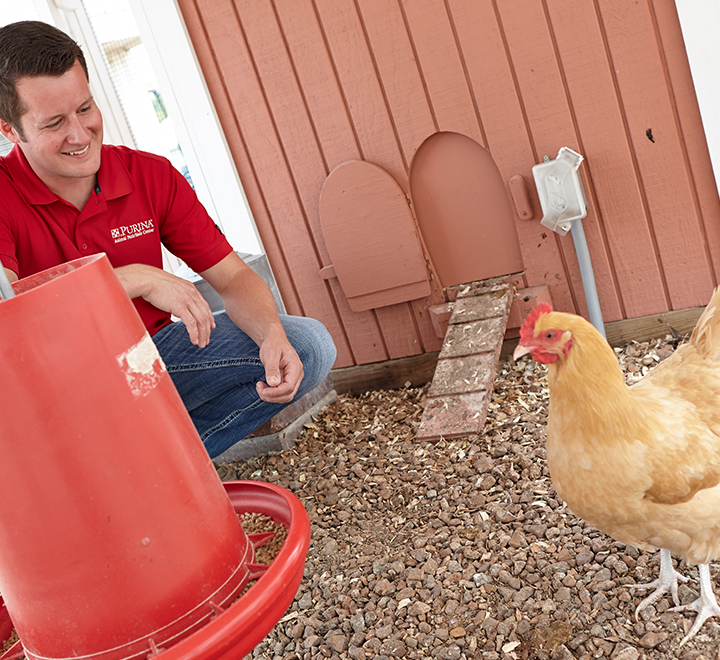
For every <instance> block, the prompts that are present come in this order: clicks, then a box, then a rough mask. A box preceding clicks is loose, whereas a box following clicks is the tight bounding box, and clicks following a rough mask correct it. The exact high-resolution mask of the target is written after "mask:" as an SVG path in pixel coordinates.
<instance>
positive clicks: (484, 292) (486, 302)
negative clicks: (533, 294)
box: [416, 280, 513, 442]
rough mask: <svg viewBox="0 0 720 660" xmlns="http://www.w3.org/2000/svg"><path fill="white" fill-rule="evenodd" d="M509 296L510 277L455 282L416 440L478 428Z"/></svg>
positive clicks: (484, 412) (497, 355) (489, 390)
mask: <svg viewBox="0 0 720 660" xmlns="http://www.w3.org/2000/svg"><path fill="white" fill-rule="evenodd" d="M512 300H513V285H512V283H510V282H497V280H493V281H490V282H488V281H480V282H472V283H470V284H467V285H465V286H464V287H460V288H459V290H458V292H457V298H456V300H455V303H454V305H453V310H452V314H451V316H450V318H449V319H448V321H447V332H446V333H445V339H444V341H443V346H442V349H441V351H440V355H439V356H438V363H437V367H436V369H435V375H434V376H433V380H432V384H431V385H430V389H429V390H428V398H427V403H426V405H425V412H424V413H423V417H422V420H421V422H420V428H419V430H418V432H417V435H416V440H423V441H433V442H436V441H438V440H441V439H443V438H444V439H450V438H458V437H464V436H467V435H470V434H473V433H479V432H480V431H481V430H482V428H483V426H484V424H485V417H486V415H487V409H488V404H489V403H490V397H491V394H492V386H493V382H494V380H495V371H496V369H497V363H498V360H499V359H500V350H501V348H502V343H503V338H504V335H505V330H506V328H507V323H508V316H509V313H510V305H511V303H512Z"/></svg>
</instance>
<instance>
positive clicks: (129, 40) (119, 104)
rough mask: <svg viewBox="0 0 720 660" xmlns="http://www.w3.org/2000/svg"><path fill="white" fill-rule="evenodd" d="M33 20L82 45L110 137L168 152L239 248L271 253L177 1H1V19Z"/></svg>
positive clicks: (116, 141)
mask: <svg viewBox="0 0 720 660" xmlns="http://www.w3.org/2000/svg"><path fill="white" fill-rule="evenodd" d="M27 19H30V20H43V21H46V22H48V23H52V24H54V25H56V26H57V27H59V28H60V29H62V30H64V31H65V32H67V33H68V34H70V35H71V36H72V37H73V38H74V39H75V40H76V41H78V43H80V45H81V46H82V48H83V51H84V52H85V56H86V59H87V60H88V67H89V69H90V84H91V88H92V92H93V95H94V96H95V99H96V101H97V103H98V105H99V106H100V109H101V110H102V113H103V118H104V123H105V139H106V141H107V142H112V143H115V144H125V145H128V146H131V147H136V148H138V149H144V150H147V151H152V152H155V153H160V154H162V155H164V156H166V157H168V158H169V159H170V160H171V161H172V162H173V164H175V166H176V167H177V168H178V169H179V170H180V171H181V172H183V174H185V176H186V178H188V180H190V181H191V182H192V185H193V187H194V188H195V191H196V192H197V194H198V197H199V198H200V201H201V202H202V203H203V205H204V206H205V208H206V209H207V210H208V213H209V214H210V215H211V216H212V217H213V219H214V220H215V222H216V223H217V224H218V225H219V226H220V227H221V228H222V229H223V232H224V233H225V235H226V236H227V238H228V240H229V241H230V243H231V244H232V245H233V247H234V248H235V249H236V250H238V251H239V252H245V253H251V254H260V253H262V252H263V250H262V248H261V244H260V239H259V237H258V234H257V231H256V229H255V225H254V222H253V220H252V215H251V213H250V210H249V207H248V205H247V200H246V199H245V195H244V193H243V190H242V185H241V183H240V179H239V177H238V175H237V172H236V170H235V167H234V163H233V161H232V158H231V156H230V153H229V150H228V148H227V144H226V143H225V139H224V136H223V134H222V130H221V129H220V125H219V122H218V121H217V116H216V114H215V111H214V108H213V106H212V102H211V100H210V98H209V94H208V92H207V89H206V87H205V84H204V80H203V78H202V75H201V73H200V70H199V66H198V64H197V61H196V59H195V54H194V52H193V50H192V47H191V45H190V43H189V41H188V38H187V34H186V32H185V27H184V23H183V21H182V16H181V15H180V13H179V10H178V9H177V7H176V5H175V2H174V0H152V2H147V1H145V2H143V1H142V0H0V25H5V24H7V23H11V22H14V21H18V20H27ZM5 146H6V145H4V144H3V143H2V142H0V153H2V149H3V148H5Z"/></svg>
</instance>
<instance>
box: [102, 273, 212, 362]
mask: <svg viewBox="0 0 720 660" xmlns="http://www.w3.org/2000/svg"><path fill="white" fill-rule="evenodd" d="M115 273H116V274H117V276H118V278H119V279H120V282H121V283H122V285H123V287H124V288H125V291H126V292H127V294H128V295H129V296H130V297H131V298H140V297H141V298H143V299H145V300H147V301H148V302H149V303H150V304H151V305H154V306H155V307H157V308H158V309H162V310H163V311H165V312H170V313H171V314H172V315H173V316H176V317H177V318H179V319H180V320H181V321H182V322H183V323H184V324H185V327H186V328H187V331H188V334H189V335H190V341H191V342H192V343H193V344H196V345H197V346H199V347H200V348H203V347H204V346H207V344H208V342H209V341H210V332H211V330H212V329H213V328H214V327H215V319H214V317H213V315H212V312H211V311H210V306H209V305H208V304H207V301H206V300H205V298H203V297H202V295H201V294H200V292H199V291H198V290H197V288H196V287H195V285H194V284H192V282H188V281H187V280H184V279H182V278H181V277H177V276H175V275H171V274H170V273H167V272H165V271H164V270H161V269H160V268H154V267H152V266H147V265H145V264H131V265H129V266H122V267H120V268H116V269H115Z"/></svg>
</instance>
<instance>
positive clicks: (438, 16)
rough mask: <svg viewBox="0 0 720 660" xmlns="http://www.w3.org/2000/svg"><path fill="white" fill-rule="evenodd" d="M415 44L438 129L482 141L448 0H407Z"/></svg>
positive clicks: (406, 9)
mask: <svg viewBox="0 0 720 660" xmlns="http://www.w3.org/2000/svg"><path fill="white" fill-rule="evenodd" d="M402 8H403V11H404V12H405V17H406V19H407V24H408V27H409V30H410V38H411V40H412V46H413V48H414V50H415V52H416V53H417V59H418V66H419V67H420V72H421V74H422V78H423V83H424V85H425V87H426V88H427V94H428V97H429V100H430V106H431V108H432V112H433V115H434V116H435V120H436V122H437V127H438V130H440V131H454V132H456V133H460V134H461V135H466V136H467V137H470V138H472V139H474V140H475V141H476V142H479V143H482V139H483V137H482V135H481V133H480V127H479V125H478V119H477V117H476V113H475V106H474V103H473V98H472V94H471V93H470V88H469V84H468V80H467V77H466V75H465V70H464V66H463V62H462V60H461V57H460V53H459V52H458V46H457V42H456V39H455V34H454V30H453V24H452V22H451V20H450V16H449V15H448V11H447V8H446V5H445V2H444V0H404V1H403V2H402Z"/></svg>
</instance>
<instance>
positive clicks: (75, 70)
mask: <svg viewBox="0 0 720 660" xmlns="http://www.w3.org/2000/svg"><path fill="white" fill-rule="evenodd" d="M17 91H18V95H19V97H20V100H21V102H22V106H23V107H24V108H25V109H26V111H25V113H24V114H23V115H22V117H21V118H20V126H21V128H22V133H23V137H22V138H21V137H20V135H19V134H18V132H17V131H16V130H15V129H14V128H12V126H10V125H9V124H8V123H7V122H5V121H2V120H0V131H2V133H3V135H4V136H5V137H6V138H7V139H8V140H10V142H14V143H17V144H19V145H20V148H21V149H22V151H23V153H24V154H25V157H26V158H27V160H28V162H29V163H30V166H31V167H32V169H33V171H34V172H35V174H37V175H38V177H39V178H40V179H41V180H42V181H43V183H45V185H47V187H48V188H50V190H52V191H53V192H55V193H58V194H61V191H64V190H67V189H68V188H69V187H70V188H72V187H73V186H76V185H78V184H79V185H83V184H84V185H87V184H88V183H89V181H90V180H92V182H93V184H94V181H95V174H96V173H97V171H98V168H99V167H100V148H101V146H102V136H103V126H102V115H101V114H100V110H99V108H98V107H97V105H96V104H95V101H94V100H93V98H92V95H91V94H90V88H89V87H88V83H87V80H86V78H85V72H84V71H83V69H82V67H81V65H80V63H79V62H75V65H74V66H73V67H72V68H71V69H69V70H68V71H66V72H65V73H64V74H63V75H62V76H59V77H57V76H37V77H24V78H20V79H19V80H18V82H17Z"/></svg>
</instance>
